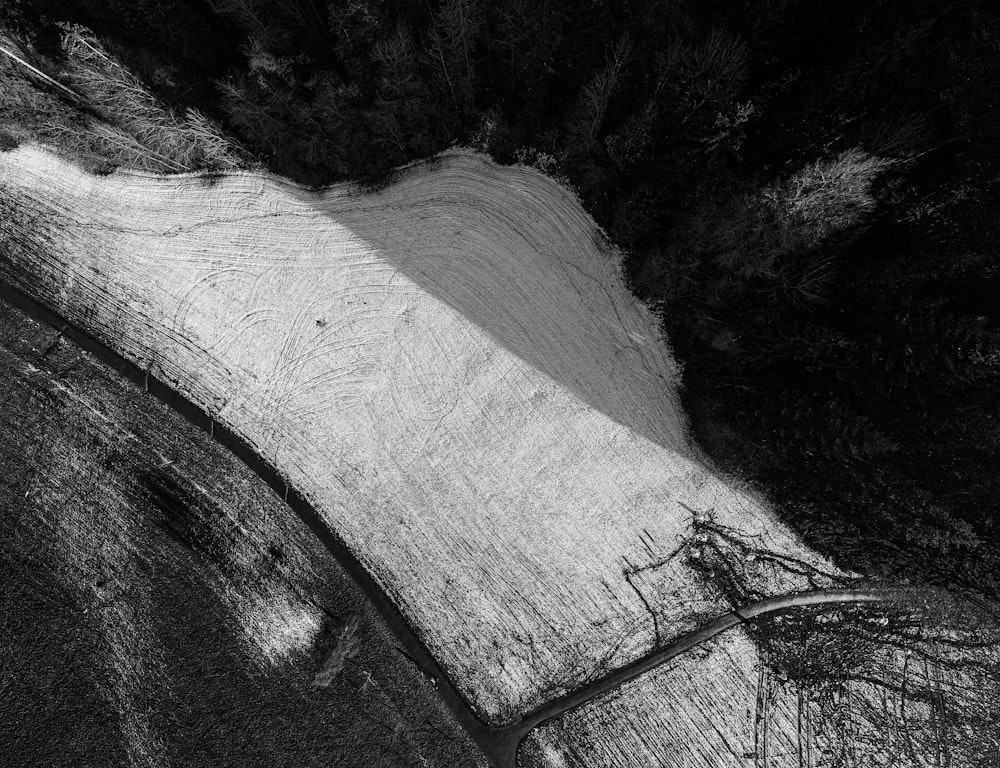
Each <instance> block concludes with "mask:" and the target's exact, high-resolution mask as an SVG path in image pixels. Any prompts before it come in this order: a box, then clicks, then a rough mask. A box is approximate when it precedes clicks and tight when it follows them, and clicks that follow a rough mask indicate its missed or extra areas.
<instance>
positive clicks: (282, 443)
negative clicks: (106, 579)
mask: <svg viewBox="0 0 1000 768" xmlns="http://www.w3.org/2000/svg"><path fill="white" fill-rule="evenodd" d="M2 162H3V164H2V170H0V185H2V188H3V190H4V193H5V195H6V196H7V200H8V201H10V200H16V201H17V202H18V205H19V207H18V208H17V214H16V220H11V221H10V222H9V223H7V225H6V227H5V229H4V234H5V235H6V236H7V238H8V240H7V242H8V254H7V256H6V257H5V261H4V262H3V274H4V275H5V277H6V279H10V280H14V281H15V282H17V283H18V284H19V285H21V286H22V287H23V288H24V289H25V290H28V291H30V292H33V293H34V294H35V295H36V296H37V297H38V298H39V299H41V300H42V301H44V302H47V303H50V304H53V305H55V306H56V307H57V308H58V310H59V311H60V312H61V313H63V314H64V315H65V316H66V317H67V318H69V319H72V320H73V321H75V322H78V323H80V324H82V325H83V326H84V327H86V328H87V329H88V330H90V331H92V332H93V333H95V334H96V335H97V336H99V337H101V338H103V339H105V340H106V341H107V342H108V343H109V344H110V345H112V346H113V347H115V348H117V349H118V350H120V351H121V352H122V353H123V354H124V355H126V356H127V357H130V358H131V359H133V360H134V361H136V362H137V363H138V364H139V365H140V366H141V367H145V368H148V369H149V370H150V371H151V372H152V375H154V376H156V377H157V378H161V379H163V380H165V381H167V382H169V383H170V384H171V386H173V387H175V388H176V389H177V390H179V391H180V392H182V393H183V394H184V395H185V396H187V397H189V398H190V399H192V400H193V401H194V402H196V403H198V404H199V405H200V406H201V407H203V408H205V409H206V410H207V411H208V412H209V413H211V414H212V415H213V416H214V417H215V418H216V419H217V420H218V421H219V422H220V423H222V424H225V425H226V426H228V427H230V428H231V429H233V430H234V431H235V432H236V433H237V434H240V435H242V436H243V437H244V438H245V439H246V440H247V441H248V443H249V444H250V445H252V446H253V447H254V448H255V449H256V450H257V451H259V452H260V453H261V454H262V455H263V456H264V457H265V458H266V459H267V460H268V461H270V462H271V463H273V464H274V465H275V466H277V467H279V468H280V469H281V470H282V471H283V472H284V473H285V474H286V477H287V479H288V481H289V482H290V483H291V484H292V485H293V486H294V487H296V488H298V489H299V490H301V491H302V492H303V494H304V495H305V496H306V498H308V499H309V500H310V501H311V502H312V503H313V504H314V505H315V506H316V507H317V508H318V509H319V510H320V511H321V512H322V514H323V515H324V516H325V518H326V520H327V522H328V523H329V524H330V526H331V527H332V528H333V529H334V530H336V531H338V533H339V534H340V535H341V536H343V538H344V540H345V541H346V542H347V543H348V545H349V546H351V547H352V548H353V549H354V551H355V552H356V553H357V554H358V556H359V558H360V559H361V560H362V562H363V563H364V564H365V565H366V566H367V567H368V568H369V569H370V570H371V571H372V572H373V573H374V574H375V575H376V577H377V578H378V579H379V580H380V582H381V583H382V584H383V585H384V587H385V589H386V591H387V592H388V593H389V595H390V596H391V597H392V598H393V599H394V600H395V601H396V602H397V603H398V604H399V605H400V606H401V608H402V610H403V611H404V613H405V614H406V615H407V616H408V617H409V618H410V620H411V621H412V622H413V624H414V625H415V626H416V627H417V628H418V631H419V632H420V633H421V634H422V636H423V637H424V638H425V639H426V641H427V644H428V646H429V647H430V649H431V650H432V651H433V652H434V654H435V655H436V657H437V658H438V659H439V660H440V661H441V662H442V665H443V667H444V668H445V670H446V671H447V672H448V673H449V675H450V677H451V678H452V679H453V680H454V681H455V682H456V684H457V686H458V687H459V689H460V690H462V691H463V692H464V693H465V695H466V696H467V697H468V698H469V700H471V701H472V702H473V703H474V704H475V706H476V708H477V710H478V711H479V713H480V714H481V715H482V716H483V717H485V718H487V719H490V720H493V721H504V720H510V719H513V718H515V717H516V716H517V715H518V714H519V713H520V712H523V711H525V710H527V709H530V708H531V707H533V706H536V705H537V704H539V703H540V702H542V701H544V700H546V699H549V698H552V697H554V696H557V695H559V694H560V693H561V692H564V691H566V690H569V689H572V688H573V687H575V686H576V685H578V684H579V683H580V682H582V681H585V680H589V679H592V678H593V677H594V676H597V675H600V674H601V672H602V671H603V670H605V669H608V668H611V667H615V666H617V665H620V664H622V663H625V662H627V661H628V660H630V659H633V658H635V657H636V656H638V655H639V654H641V653H643V652H644V651H646V650H648V649H649V648H650V647H652V646H653V645H654V644H656V643H658V642H661V641H665V640H667V639H669V638H670V637H673V636H676V635H678V634H681V633H683V632H685V631H687V630H688V629H691V628H692V627H693V626H694V624H695V623H696V621H697V617H698V615H701V614H704V613H705V612H718V611H720V610H723V609H724V608H725V607H726V606H728V604H729V603H728V601H727V597H728V596H727V595H725V594H723V593H722V592H720V591H719V589H718V588H717V587H716V586H715V585H714V584H712V583H711V582H710V581H708V580H706V579H705V578H704V576H703V575H702V574H701V573H700V572H699V570H697V569H696V568H693V567H692V565H691V564H690V562H689V561H688V560H687V559H686V558H685V557H680V556H678V547H679V546H680V545H681V544H682V543H683V542H684V541H686V540H687V539H688V538H689V537H690V536H691V535H692V534H693V532H694V530H693V529H694V527H695V525H696V522H697V521H696V517H697V516H698V515H699V514H702V513H704V512H706V511H707V510H716V512H715V518H714V519H715V522H716V523H717V524H718V525H719V526H721V527H723V528H725V530H727V531H728V532H729V535H731V536H732V537H735V538H736V539H742V540H745V541H747V542H750V543H751V544H752V545H753V546H757V547H759V548H762V549H766V550H768V551H774V552H781V553H783V554H784V555H787V556H789V557H793V558H798V559H799V560H801V561H803V562H810V563H812V564H813V565H815V566H816V567H819V568H820V569H823V568H825V567H826V566H825V565H824V564H823V563H822V561H821V560H820V559H819V558H816V557H815V556H814V555H813V554H811V553H810V552H808V551H807V550H806V549H804V548H803V547H801V546H800V545H799V544H798V543H797V542H796V540H795V539H794V537H793V536H791V535H790V534H789V532H788V531H787V530H785V529H784V528H783V527H782V526H781V525H780V524H778V523H777V522H776V521H775V520H774V519H773V517H772V516H771V514H770V512H769V511H768V510H767V507H766V505H765V504H764V503H763V502H762V501H761V500H760V499H758V498H756V497H754V496H753V495H752V494H750V493H749V492H748V491H747V490H745V489H743V488H741V487H737V486H734V485H732V484H730V483H728V482H727V481H726V480H725V479H723V478H720V477H718V476H716V475H714V474H713V473H712V472H711V470H710V469H709V468H708V467H707V466H706V465H705V464H704V463H703V462H702V460H701V458H700V455H699V453H698V451H697V449H696V448H695V447H694V446H693V445H692V444H691V443H690V441H689V438H688V435H687V431H686V423H685V416H684V414H683V412H682V411H681V409H680V407H679V405H678V403H677V399H676V388H677V383H678V382H677V375H678V372H677V368H676V365H675V364H674V362H673V360H672V359H671V357H670V353H669V350H668V349H667V347H666V345H665V343H664V341H663V339H662V337H661V334H660V332H659V329H658V327H657V322H656V319H655V318H654V317H653V316H652V315H651V314H650V313H649V312H648V311H647V310H646V309H645V308H644V307H643V306H641V305H640V304H639V303H637V302H636V301H635V299H634V298H633V297H632V296H631V295H630V294H629V293H628V290H627V288H626V286H625V284H624V281H623V278H622V276H621V274H620V271H619V268H618V266H617V264H616V263H615V260H614V256H613V254H611V253H609V251H608V250H607V248H606V246H605V245H604V243H603V240H602V237H601V235H600V233H599V231H598V230H597V229H596V227H595V226H594V224H593V222H592V221H591V220H589V218H588V217H587V216H586V214H585V213H584V212H583V211H582V209H581V208H580V206H579V203H578V202H577V200H576V199H574V198H573V197H572V196H571V195H569V194H567V193H566V192H565V190H562V189H561V188H559V187H558V186H557V185H555V184H554V183H552V182H551V181H549V180H548V179H545V178H544V177H542V176H541V175H539V174H537V173H536V172H533V171H529V170H527V169H522V168H500V167H497V166H494V165H492V164H491V163H489V162H488V161H486V160H485V159H483V158H481V157H479V156H476V155H473V154H471V153H467V152H461V153H452V154H449V155H446V156H444V157H442V158H441V159H440V160H439V161H437V162H436V163H431V164H428V165H426V166H420V167H416V168H412V169H410V171H408V172H407V173H405V174H404V175H403V176H402V178H401V179H400V180H399V181H398V182H397V183H396V184H395V185H393V186H391V187H388V188H386V189H384V190H382V191H380V192H375V193H366V194H362V193H360V192H359V191H358V190H357V189H356V188H355V187H352V186H339V187H334V188H331V189H329V190H326V191H324V192H323V193H321V194H317V193H313V192H306V191H304V190H301V189H298V188H296V187H293V186H291V185H289V184H287V183H284V182H279V181H278V180H276V179H272V178H268V177H263V176H258V175H252V174H236V175H227V176H225V177H223V178H221V179H217V180H215V181H213V183H212V184H206V183H205V182H204V181H203V180H200V179H198V178H197V177H181V178H169V179H160V178H152V177H147V176H143V175H124V174H116V175H113V176H109V177H104V178H95V177H93V176H87V175H85V174H82V173H80V172H79V171H77V170H76V169H74V168H72V167H71V166H69V165H67V164H63V163H60V162H59V161H58V160H56V159H55V158H53V157H52V156H50V155H46V154H44V153H41V152H39V151H37V150H29V149H27V148H25V149H23V150H18V151H17V152H12V153H7V154H6V155H4V156H3V161H2ZM500 212H502V215H499V213H500ZM42 240H45V241H47V244H46V245H45V247H44V252H45V256H44V258H41V257H40V255H41V254H40V249H39V243H40V242H41V241H42ZM756 573H757V575H758V577H759V578H758V579H757V581H755V582H754V583H753V585H752V587H753V589H754V590H756V592H757V593H759V594H774V593H782V592H786V591H789V590H792V589H795V588H802V587H806V586H808V582H807V580H806V579H805V578H804V577H802V576H801V575H799V574H796V573H794V572H793V571H788V570H781V569H774V568H768V567H761V568H760V569H758V570H757V571H756Z"/></svg>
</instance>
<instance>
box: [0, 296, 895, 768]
mask: <svg viewBox="0 0 1000 768" xmlns="http://www.w3.org/2000/svg"><path fill="white" fill-rule="evenodd" d="M0 300H4V301H7V302H8V303H10V304H12V305H14V306H16V307H18V308H19V309H21V310H22V311H24V312H25V313H26V314H28V315H29V316H31V317H33V318H34V319H35V320H38V321H40V322H43V323H45V324H47V325H49V326H51V327H52V328H53V329H54V330H56V331H58V333H59V334H60V335H62V336H64V337H66V338H67V339H70V340H71V341H73V342H75V343H76V344H78V345H79V346H80V347H82V348H83V349H86V350H87V351H88V352H89V353H91V354H92V355H94V356H95V357H97V358H98V359H99V360H101V361H102V362H104V363H105V364H107V365H109V366H110V367H111V368H113V369H115V370H116V371H117V372H118V373H119V374H121V375H122V376H124V377H125V378H127V379H129V380H130V381H131V382H133V383H134V384H136V385H138V386H140V387H144V388H145V389H146V390H147V391H148V392H149V393H150V394H151V395H153V396H154V397H156V398H157V399H159V400H160V401H161V402H163V403H164V404H165V405H167V406H169V407H171V408H172V409H174V410H175V411H176V412H177V413H179V414H180V415H182V416H184V417H185V418H186V419H188V420H189V421H190V422H191V423H193V424H194V425H196V426H198V427H200V428H202V429H204V430H205V431H206V432H208V433H209V434H210V435H211V436H212V437H213V438H214V439H215V440H217V441H218V442H219V443H220V444H221V445H223V446H225V447H226V448H228V449H229V450H230V451H232V452H233V453H234V454H235V455H236V456H238V457H239V458H240V459H241V460H242V461H243V462H244V463H245V464H246V465H247V466H248V467H249V468H250V470H251V471H253V472H254V474H256V475H257V476H258V477H259V478H260V479H261V480H263V481H264V482H265V483H267V484H268V485H269V486H270V487H271V488H272V489H273V490H274V492H275V493H276V494H278V495H279V496H280V497H282V498H284V499H285V501H286V502H287V504H288V505H289V507H291V509H292V510H293V511H294V512H295V514H296V515H297V516H298V517H299V519H301V520H302V521H303V522H304V523H305V524H306V525H307V526H308V527H309V529H310V530H311V531H312V532H313V533H314V534H315V535H316V536H317V538H319V540H320V541H321V542H322V543H323V545H324V546H325V547H326V548H327V550H328V551H329V552H330V553H331V554H332V555H333V556H334V557H335V558H336V559H337V562H338V563H339V564H340V566H341V567H342V568H343V569H344V570H345V571H346V572H347V574H348V575H349V576H350V577H351V578H352V579H353V580H354V581H355V583H356V584H357V585H358V587H359V588H360V590H361V591H362V593H363V594H364V595H365V596H366V597H367V599H368V600H369V601H370V602H371V604H372V606H373V608H374V609H375V610H376V611H377V612H378V613H379V615H380V616H381V617H382V619H383V620H384V621H385V623H386V625H387V626H388V628H389V629H390V631H391V632H392V634H393V635H394V636H395V637H396V640H397V641H398V643H399V645H400V647H401V649H402V651H403V652H404V653H405V654H406V655H407V656H408V657H409V658H410V659H411V660H412V661H413V662H414V663H415V664H416V665H417V666H419V667H420V668H421V670H422V671H423V672H424V673H425V674H426V675H428V676H429V677H430V678H431V679H432V680H433V681H434V683H435V688H436V690H437V692H438V695H439V696H440V697H441V700H442V701H443V702H444V703H445V705H446V706H447V707H448V708H449V710H450V711H451V712H452V714H453V715H454V717H455V719H456V720H457V721H458V722H459V724H460V725H461V726H462V727H463V728H464V729H465V730H466V732H467V733H468V734H469V736H470V738H471V739H472V740H473V741H474V742H475V743H476V744H477V745H478V746H479V748H480V749H481V750H482V751H483V753H484V755H485V756H486V757H487V759H488V760H489V761H490V763H491V764H492V765H493V766H494V768H516V766H517V752H518V748H519V746H520V744H521V741H522V740H523V739H524V737H525V736H527V735H528V734H529V733H530V732H531V731H532V729H534V728H536V727H538V726H539V725H541V724H542V723H544V722H546V721H548V720H551V719H553V718H556V717H559V716H560V715H562V714H564V713H566V712H568V711H570V710H572V709H575V708H576V707H579V706H582V705H583V704H586V703H587V702H589V701H592V700H594V699H596V698H598V697H600V696H602V695H603V694H605V693H608V692H609V691H613V690H614V689H616V688H618V687H619V686H621V685H623V684H625V683H627V682H628V681H630V680H633V679H635V678H636V677H638V676H640V675H642V674H643V673H645V672H648V671H650V670H652V669H655V668H656V667H658V666H659V665H661V664H663V663H664V662H667V661H669V660H670V659H673V658H675V657H676V656H679V655H681V654H683V653H685V652H686V651H689V650H691V649H692V648H694V647H696V646H698V645H700V644H702V643H704V642H706V641H708V640H710V639H712V638H713V637H715V636H717V635H719V634H720V633H722V632H725V631H726V630H728V629H731V628H732V627H735V626H737V625H739V624H742V623H745V622H748V621H751V620H753V619H756V618H759V617H762V616H765V615H768V614H772V613H776V612H780V611H786V610H789V609H791V608H797V607H803V606H823V605H837V604H844V603H884V602H890V601H891V600H893V599H894V598H897V597H898V596H899V595H900V593H899V592H898V591H894V590H879V591H875V590H869V591H863V590H859V591H851V590H822V591H815V592H805V593H799V594H793V595H783V596H779V597H772V598H767V599H765V600H761V601H759V602H756V603H753V604H750V605H747V606H744V607H742V608H739V609H736V610H734V611H731V612H729V613H725V614H723V615H721V616H719V617H717V618H715V619H713V620H712V621H710V622H708V623H707V624H705V625H703V626H702V627H700V628H698V629H696V630H694V631H692V632H689V633H688V634H686V635H683V636H682V637H680V638H677V639H676V640H674V641H672V642H670V643H669V644H667V645H665V646H663V647H660V648H658V649H656V650H654V651H652V652H650V653H648V654H646V655H645V656H643V657H641V658H639V659H637V660H636V661H634V662H632V663H631V664H628V665H626V666H624V667H622V668H620V669H618V670H615V671H613V672H609V673H608V674H607V675H605V676H603V677H601V678H600V679H597V680H594V681H592V682H590V683H587V684H586V685H583V686H581V687H579V688H577V689H576V690H574V691H571V692H570V693H568V694H566V695H564V696H562V697H560V698H558V699H555V700H553V701H551V702H549V703H547V704H545V705H543V706H541V707H539V708H537V709H535V710H533V711H531V712H529V713H527V714H526V715H524V716H523V717H522V718H521V719H520V720H518V721H517V722H514V723H512V724H510V725H508V726H505V727H503V728H491V727H490V726H488V725H486V724H485V723H483V722H482V721H481V720H480V719H479V718H478V717H477V716H476V714H475V712H474V711H473V710H472V708H471V707H470V706H469V704H468V703H467V702H466V701H465V700H464V699H463V698H462V696H461V694H459V692H458V691H457V689H456V688H455V687H454V686H453V685H452V684H451V682H450V681H449V680H448V678H447V676H446V675H445V674H444V672H443V671H442V670H441V668H440V667H439V666H438V665H437V663H436V662H435V661H434V659H433V657H432V656H431V654H430V652H429V651H428V650H427V647H426V646H425V645H424V643H423V642H422V640H421V639H420V637H419V636H418V635H417V633H416V632H414V631H413V629H412V628H411V627H410V625H409V623H408V622H407V621H406V619H405V617H403V615H402V614H401V613H400V612H399V611H398V610H397V609H396V607H395V606H394V605H393V604H392V602H391V601H390V600H389V598H388V596H387V595H386V594H385V592H384V591H383V590H382V588H381V587H380V586H379V585H378V584H377V583H376V582H375V580H374V579H373V578H372V577H371V576H370V575H369V574H368V572H367V571H366V570H365V569H364V567H363V566H362V565H361V563H360V562H359V561H358V559H357V558H356V557H355V556H354V554H353V553H352V552H351V551H350V549H349V548H348V547H347V546H346V545H345V544H344V542H343V541H342V540H341V539H340V537H339V536H338V535H337V534H336V533H335V532H333V531H331V530H330V529H329V528H328V527H327V526H326V524H324V523H323V521H322V518H321V517H320V515H319V514H318V513H317V511H316V510H315V509H314V508H313V507H312V506H311V505H310V504H309V503H308V502H306V501H305V500H304V499H303V498H302V497H301V495H300V494H299V493H298V492H297V491H296V490H295V489H294V488H291V487H289V485H288V484H287V483H286V481H285V480H284V478H283V477H282V476H281V474H280V473H279V472H278V471H277V469H275V468H274V467H273V466H272V465H271V464H269V463H268V462H266V461H264V460H263V459H262V458H261V457H260V456H259V455H257V454H256V453H255V452H254V451H253V450H252V449H251V448H249V447H248V446H247V444H246V443H245V442H244V441H243V440H241V439H240V438H239V437H238V436H237V435H235V434H233V433H232V432H230V431H229V430H228V429H226V428H224V427H223V426H221V425H219V424H216V423H215V422H214V421H213V420H212V418H211V417H209V416H208V415H207V414H206V413H205V412H204V411H202V410H201V409H200V408H198V407H197V406H195V405H194V404H193V403H191V402H190V401H188V400H187V399H185V398H184V397H182V396H181V395H179V394H178V393H177V392H176V391H174V390H173V389H172V388H170V387H169V386H168V385H166V384H164V383H163V382H161V381H158V380H156V379H155V378H153V377H152V376H149V375H148V373H147V372H146V371H143V370H142V369H140V368H139V367H138V366H136V365H134V364H133V363H131V362H129V361H128V360H126V359H125V358H123V357H122V356H121V355H119V354H118V353H116V352H115V351H113V350H112V349H110V348H109V347H107V346H106V345H105V344H103V343H102V342H100V341H98V340H97V339H95V338H94V337H92V336H91V335H90V334H88V333H87V332H86V331H84V330H82V329H80V328H78V327H76V326H73V325H71V324H69V323H67V322H66V321H65V320H64V318H61V317H60V316H59V315H57V314H56V313H54V312H53V311H51V310H50V309H48V308H47V307H45V306H44V305H42V304H40V303H39V302H37V301H35V300H34V299H32V298H31V297H29V296H27V295H25V294H24V293H22V292H21V291H19V290H17V289H16V288H13V287H10V286H8V285H6V284H0Z"/></svg>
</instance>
